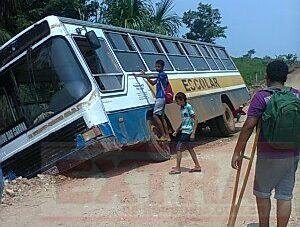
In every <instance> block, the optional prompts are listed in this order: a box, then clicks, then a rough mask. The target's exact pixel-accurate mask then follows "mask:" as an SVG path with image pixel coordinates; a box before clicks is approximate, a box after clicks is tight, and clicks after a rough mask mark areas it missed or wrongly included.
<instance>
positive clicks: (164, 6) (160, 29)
mask: <svg viewBox="0 0 300 227" xmlns="http://www.w3.org/2000/svg"><path fill="white" fill-rule="evenodd" d="M173 7H174V5H173V0H161V1H160V2H158V3H156V4H155V9H154V10H153V11H152V16H151V19H150V21H151V27H150V29H147V30H148V31H151V32H155V33H160V34H164V35H176V34H178V29H179V27H180V26H181V20H180V18H179V16H178V15H177V14H175V13H172V9H173Z"/></svg>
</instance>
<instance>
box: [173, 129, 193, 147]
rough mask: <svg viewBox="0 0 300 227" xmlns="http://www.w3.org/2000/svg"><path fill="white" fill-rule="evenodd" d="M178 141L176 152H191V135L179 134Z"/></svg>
mask: <svg viewBox="0 0 300 227" xmlns="http://www.w3.org/2000/svg"><path fill="white" fill-rule="evenodd" d="M176 141H177V145H176V151H182V150H184V149H186V150H189V149H190V148H191V134H187V133H181V132H179V133H178V134H177V135H176Z"/></svg>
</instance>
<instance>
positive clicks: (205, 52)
mask: <svg viewBox="0 0 300 227" xmlns="http://www.w3.org/2000/svg"><path fill="white" fill-rule="evenodd" d="M198 47H199V49H200V51H201V52H202V54H203V55H204V57H205V58H206V61H207V63H208V64H209V66H210V68H211V69H212V70H219V68H218V66H217V64H216V63H215V61H214V59H213V58H212V57H211V56H210V53H209V52H208V50H207V49H206V47H205V46H204V45H198Z"/></svg>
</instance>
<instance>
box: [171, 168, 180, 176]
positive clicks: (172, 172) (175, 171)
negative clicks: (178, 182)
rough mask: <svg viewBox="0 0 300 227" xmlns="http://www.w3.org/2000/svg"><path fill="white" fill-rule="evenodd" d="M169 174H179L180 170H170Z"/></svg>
mask: <svg viewBox="0 0 300 227" xmlns="http://www.w3.org/2000/svg"><path fill="white" fill-rule="evenodd" d="M169 174H171V175H174V174H181V171H180V170H176V169H172V170H171V171H170V172H169Z"/></svg>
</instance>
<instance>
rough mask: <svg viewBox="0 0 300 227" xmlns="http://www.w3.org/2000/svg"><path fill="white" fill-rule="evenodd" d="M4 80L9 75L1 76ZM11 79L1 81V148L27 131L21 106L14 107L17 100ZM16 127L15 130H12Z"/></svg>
mask: <svg viewBox="0 0 300 227" xmlns="http://www.w3.org/2000/svg"><path fill="white" fill-rule="evenodd" d="M1 76H2V77H3V78H4V76H9V75H8V74H7V75H5V74H4V75H1ZM11 82H12V81H11V79H10V78H6V80H0V84H1V85H0V106H1V108H0V147H1V146H2V145H3V144H4V143H5V142H7V141H8V140H10V139H12V138H13V137H14V136H16V135H18V134H20V133H21V132H22V131H25V130H26V125H25V122H24V118H23V119H22V116H21V114H20V113H21V112H20V106H17V105H14V102H13V99H14V98H15V96H13V95H14V93H13V90H12V87H13V86H12V83H11ZM15 101H16V100H15ZM14 127H16V128H15V129H14V130H12V128H14Z"/></svg>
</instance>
